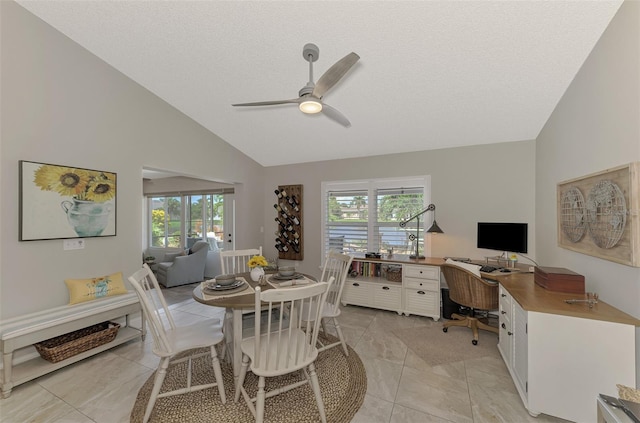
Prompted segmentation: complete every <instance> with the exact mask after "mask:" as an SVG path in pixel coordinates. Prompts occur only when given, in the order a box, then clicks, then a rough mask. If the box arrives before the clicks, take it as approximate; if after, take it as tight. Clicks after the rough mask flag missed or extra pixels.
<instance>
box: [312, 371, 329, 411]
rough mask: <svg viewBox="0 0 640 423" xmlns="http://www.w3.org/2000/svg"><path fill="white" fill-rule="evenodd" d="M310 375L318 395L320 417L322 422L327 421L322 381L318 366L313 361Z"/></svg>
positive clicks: (315, 393)
mask: <svg viewBox="0 0 640 423" xmlns="http://www.w3.org/2000/svg"><path fill="white" fill-rule="evenodd" d="M309 376H310V377H311V388H312V389H313V393H314V395H315V396H316V403H318V411H319V412H320V419H321V420H322V423H327V415H326V413H325V412H324V402H323V401H322V394H321V392H320V382H318V374H317V373H316V367H315V366H314V365H313V363H311V364H309Z"/></svg>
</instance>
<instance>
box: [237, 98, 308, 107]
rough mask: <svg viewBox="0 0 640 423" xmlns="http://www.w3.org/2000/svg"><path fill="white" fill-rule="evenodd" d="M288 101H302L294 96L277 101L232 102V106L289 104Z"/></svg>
mask: <svg viewBox="0 0 640 423" xmlns="http://www.w3.org/2000/svg"><path fill="white" fill-rule="evenodd" d="M287 103H296V104H298V103H300V99H299V98H292V99H291V100H275V101H256V102H254V103H238V104H232V106H273V105H276V104H287Z"/></svg>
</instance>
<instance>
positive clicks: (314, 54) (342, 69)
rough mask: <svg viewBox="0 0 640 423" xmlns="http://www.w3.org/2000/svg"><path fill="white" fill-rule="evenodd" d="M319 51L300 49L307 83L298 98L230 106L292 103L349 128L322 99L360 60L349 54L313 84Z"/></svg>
mask: <svg viewBox="0 0 640 423" xmlns="http://www.w3.org/2000/svg"><path fill="white" fill-rule="evenodd" d="M319 56H320V49H318V46H316V45H315V44H311V43H309V44H305V46H304V48H303V49H302V57H304V59H305V60H307V61H308V62H309V82H307V84H306V85H305V86H304V87H302V89H300V91H299V92H298V98H294V99H289V100H276V101H259V102H253V103H239V104H232V106H234V107H238V106H273V105H276V104H287V103H294V104H298V108H299V109H300V111H301V112H303V113H306V114H315V113H320V112H323V113H324V115H325V116H327V117H328V118H329V119H332V120H334V121H336V122H338V123H339V124H341V125H343V126H345V127H349V126H351V122H349V119H347V118H346V116H344V115H343V114H342V113H340V112H339V111H338V110H336V109H334V108H333V107H331V106H329V105H328V104H326V103H324V102H323V101H322V97H323V96H324V95H325V94H326V92H327V91H329V90H330V89H331V88H333V86H334V85H336V84H337V83H338V81H340V79H342V77H343V76H344V75H345V74H346V73H347V72H348V71H349V70H350V69H351V68H352V67H353V65H355V64H356V62H357V61H358V60H359V59H360V56H358V55H357V54H356V53H353V52H352V53H349V54H347V55H346V56H345V57H343V58H342V59H340V60H338V61H337V62H336V63H334V65H333V66H331V67H330V68H329V69H328V70H327V71H326V72H325V73H324V74H323V75H322V76H321V77H320V79H318V82H317V83H314V82H313V62H315V61H316V60H318V57H319Z"/></svg>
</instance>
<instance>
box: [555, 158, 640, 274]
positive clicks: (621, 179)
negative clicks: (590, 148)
mask: <svg viewBox="0 0 640 423" xmlns="http://www.w3.org/2000/svg"><path fill="white" fill-rule="evenodd" d="M639 210H640V162H634V163H629V164H626V165H623V166H618V167H615V168H611V169H607V170H603V171H601V172H597V173H593V174H590V175H586V176H582V177H579V178H575V179H571V180H567V181H563V182H560V183H558V185H557V219H558V246H560V247H562V248H565V249H567V250H572V251H575V252H578V253H582V254H587V255H590V256H594V257H599V258H601V259H604V260H609V261H612V262H616V263H620V264H625V265H627V266H633V267H640V217H639Z"/></svg>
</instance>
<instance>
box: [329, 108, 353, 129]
mask: <svg viewBox="0 0 640 423" xmlns="http://www.w3.org/2000/svg"><path fill="white" fill-rule="evenodd" d="M322 113H324V114H325V115H326V116H327V117H328V118H329V119H331V120H335V121H336V122H338V123H339V124H340V125H342V126H345V127H347V128H348V127H350V126H351V122H349V119H347V117H346V116H345V115H343V114H342V113H340V112H339V111H338V110H337V109H334V108H333V107H331V106H329V105H328V104H327V103H322Z"/></svg>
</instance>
